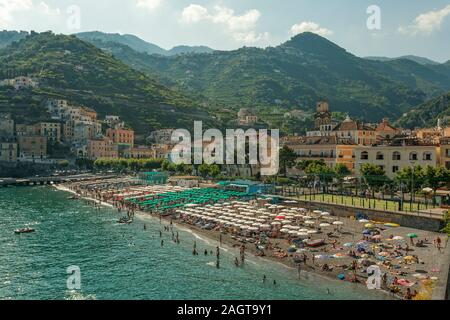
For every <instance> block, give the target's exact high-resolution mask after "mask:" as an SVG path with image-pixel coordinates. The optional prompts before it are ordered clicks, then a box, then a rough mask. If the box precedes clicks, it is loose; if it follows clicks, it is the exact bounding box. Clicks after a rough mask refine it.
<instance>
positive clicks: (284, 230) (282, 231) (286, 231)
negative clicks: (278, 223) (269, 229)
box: [280, 229, 290, 233]
mask: <svg viewBox="0 0 450 320" xmlns="http://www.w3.org/2000/svg"><path fill="white" fill-rule="evenodd" d="M289 231H290V230H289V229H281V230H280V232H281V233H289Z"/></svg>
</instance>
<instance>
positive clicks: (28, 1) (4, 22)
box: [0, 0, 60, 28]
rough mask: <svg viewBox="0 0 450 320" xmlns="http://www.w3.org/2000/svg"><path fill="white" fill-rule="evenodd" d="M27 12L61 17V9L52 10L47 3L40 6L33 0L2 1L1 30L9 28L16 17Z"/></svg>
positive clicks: (0, 6)
mask: <svg viewBox="0 0 450 320" xmlns="http://www.w3.org/2000/svg"><path fill="white" fill-rule="evenodd" d="M25 12H30V13H33V12H34V13H36V12H37V13H39V14H43V15H45V16H49V15H59V14H60V10H59V9H52V8H51V7H50V6H49V5H48V4H47V3H45V2H44V1H41V2H40V3H39V4H35V3H33V0H0V28H8V27H9V26H10V25H11V24H12V23H13V22H14V20H15V15H19V14H22V13H25Z"/></svg>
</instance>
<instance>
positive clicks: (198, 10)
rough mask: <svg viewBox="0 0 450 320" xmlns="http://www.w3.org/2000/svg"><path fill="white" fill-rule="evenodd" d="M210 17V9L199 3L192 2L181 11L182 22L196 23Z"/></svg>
mask: <svg viewBox="0 0 450 320" xmlns="http://www.w3.org/2000/svg"><path fill="white" fill-rule="evenodd" d="M208 17H209V15H208V9H206V8H205V7H202V6H200V5H198V4H191V5H189V6H188V7H186V8H184V9H183V12H182V13H181V22H183V23H196V22H199V21H202V20H207V19H208Z"/></svg>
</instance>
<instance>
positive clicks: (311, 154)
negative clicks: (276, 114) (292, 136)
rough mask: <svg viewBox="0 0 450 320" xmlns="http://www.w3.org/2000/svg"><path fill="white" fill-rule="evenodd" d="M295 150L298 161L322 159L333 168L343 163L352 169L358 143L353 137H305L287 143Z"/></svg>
mask: <svg viewBox="0 0 450 320" xmlns="http://www.w3.org/2000/svg"><path fill="white" fill-rule="evenodd" d="M285 145H286V146H287V147H289V148H290V149H291V150H293V151H294V152H295V154H296V155H297V157H298V158H297V161H305V160H318V161H319V160H322V161H324V162H325V164H326V165H327V166H329V167H330V168H333V167H335V166H336V164H338V163H341V164H344V165H345V166H347V168H348V169H349V170H350V171H354V169H355V157H354V149H355V147H356V144H355V143H354V142H353V141H352V140H351V139H339V138H337V137H336V136H330V137H305V138H304V139H303V141H301V142H300V141H298V142H293V143H286V144H285Z"/></svg>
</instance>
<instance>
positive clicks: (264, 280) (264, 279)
mask: <svg viewBox="0 0 450 320" xmlns="http://www.w3.org/2000/svg"><path fill="white" fill-rule="evenodd" d="M266 281H267V276H266V275H264V276H263V283H266Z"/></svg>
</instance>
